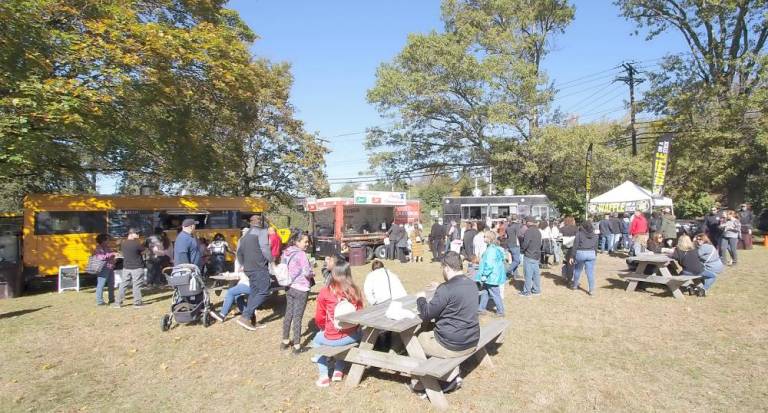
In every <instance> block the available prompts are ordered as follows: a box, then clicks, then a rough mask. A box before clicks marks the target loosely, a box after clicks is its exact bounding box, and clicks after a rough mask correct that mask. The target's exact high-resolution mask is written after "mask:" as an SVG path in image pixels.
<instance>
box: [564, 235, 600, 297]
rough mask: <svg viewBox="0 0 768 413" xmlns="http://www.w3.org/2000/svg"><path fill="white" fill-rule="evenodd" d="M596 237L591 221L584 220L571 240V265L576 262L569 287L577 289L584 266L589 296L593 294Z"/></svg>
mask: <svg viewBox="0 0 768 413" xmlns="http://www.w3.org/2000/svg"><path fill="white" fill-rule="evenodd" d="M596 251H597V237H596V236H595V231H594V228H593V227H592V222H590V221H584V222H582V223H581V227H580V228H579V231H578V232H577V233H576V238H575V239H574V241H573V248H572V249H571V254H572V255H571V258H570V261H571V265H573V264H574V262H575V264H576V268H575V270H574V273H573V283H572V284H571V289H572V290H574V291H576V290H578V289H579V279H580V278H581V270H582V269H583V268H586V271H587V282H588V285H589V290H587V293H588V294H589V295H590V296H594V295H595V262H596V260H597V252H596Z"/></svg>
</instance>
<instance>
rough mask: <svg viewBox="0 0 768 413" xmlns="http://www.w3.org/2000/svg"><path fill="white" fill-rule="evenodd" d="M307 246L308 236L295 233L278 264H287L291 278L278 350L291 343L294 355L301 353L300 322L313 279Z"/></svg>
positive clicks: (286, 295)
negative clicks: (281, 337) (281, 339)
mask: <svg viewBox="0 0 768 413" xmlns="http://www.w3.org/2000/svg"><path fill="white" fill-rule="evenodd" d="M308 246H309V235H308V234H307V233H305V232H302V231H296V232H294V233H293V234H291V238H290V239H289V240H288V248H286V249H285V252H283V256H282V258H281V259H280V262H283V263H286V264H287V266H288V274H289V275H290V277H291V284H290V285H289V286H288V289H287V290H286V292H285V297H286V306H285V316H284V317H283V341H282V342H281V343H280V349H281V350H287V349H288V348H289V347H290V346H291V343H293V350H292V352H293V354H294V355H297V354H299V353H301V325H302V324H301V320H302V318H303V317H304V310H305V309H306V308H307V298H308V297H309V290H310V289H311V288H312V280H313V279H314V274H313V273H312V266H311V265H310V264H309V258H308V257H307V253H306V251H307V247H308ZM291 325H293V342H291V340H290V333H291Z"/></svg>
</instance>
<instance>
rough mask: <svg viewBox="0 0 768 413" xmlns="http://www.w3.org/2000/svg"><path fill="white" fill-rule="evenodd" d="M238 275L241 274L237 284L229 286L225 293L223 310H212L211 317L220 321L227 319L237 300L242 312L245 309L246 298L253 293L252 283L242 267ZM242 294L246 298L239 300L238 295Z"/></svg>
mask: <svg viewBox="0 0 768 413" xmlns="http://www.w3.org/2000/svg"><path fill="white" fill-rule="evenodd" d="M238 275H239V276H240V279H239V280H238V281H237V284H235V285H234V286H232V287H229V288H227V293H226V294H225V295H224V303H223V304H222V305H221V310H219V311H218V312H217V311H216V310H211V312H210V315H211V317H213V318H215V319H216V320H218V321H220V322H223V321H224V320H226V319H227V315H229V310H230V309H231V308H232V304H234V303H235V301H237V308H238V309H239V310H240V313H242V312H243V310H244V309H245V304H246V299H245V298H246V297H247V296H248V294H250V293H251V283H250V281H249V280H248V276H247V275H245V272H243V271H242V268H241V271H240V272H238ZM240 296H242V297H243V298H244V299H241V300H238V297H240Z"/></svg>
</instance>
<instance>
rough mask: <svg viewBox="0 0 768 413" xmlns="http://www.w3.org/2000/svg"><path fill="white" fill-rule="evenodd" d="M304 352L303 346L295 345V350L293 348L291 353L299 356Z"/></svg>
mask: <svg viewBox="0 0 768 413" xmlns="http://www.w3.org/2000/svg"><path fill="white" fill-rule="evenodd" d="M303 352H304V350H302V349H301V346H293V350H291V354H293V355H294V356H298V355H299V354H301V353H303Z"/></svg>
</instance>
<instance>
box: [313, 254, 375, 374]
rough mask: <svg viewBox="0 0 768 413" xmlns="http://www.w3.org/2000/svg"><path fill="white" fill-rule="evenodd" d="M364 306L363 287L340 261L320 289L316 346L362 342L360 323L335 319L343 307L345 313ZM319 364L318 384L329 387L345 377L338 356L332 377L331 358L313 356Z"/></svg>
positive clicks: (314, 341) (335, 345)
mask: <svg viewBox="0 0 768 413" xmlns="http://www.w3.org/2000/svg"><path fill="white" fill-rule="evenodd" d="M361 308H363V295H362V293H361V292H360V288H358V287H357V285H355V283H354V281H353V280H352V270H351V269H350V266H349V264H348V263H347V262H337V263H336V265H335V266H334V267H333V271H331V279H330V281H329V283H328V285H327V286H325V287H323V288H321V289H320V292H319V293H318V295H317V308H316V310H315V324H317V327H318V328H319V329H320V331H319V332H318V333H317V334H316V335H315V338H314V339H313V340H312V345H313V347H320V346H331V347H339V346H346V345H349V344H353V343H355V342H358V341H360V331H359V330H358V328H357V326H346V325H344V324H343V323H340V322H338V320H336V319H335V316H336V311H337V310H341V309H344V310H345V312H347V311H349V310H352V311H355V310H359V309H361ZM312 360H313V361H314V362H315V363H317V369H318V371H319V372H320V377H319V378H318V379H317V381H316V382H315V385H317V386H318V387H328V386H329V385H330V383H331V381H342V380H343V379H344V368H345V367H346V364H345V363H344V361H343V360H339V359H336V361H335V364H334V371H333V374H332V377H331V378H330V379H329V378H328V373H329V370H330V369H329V358H328V357H326V356H319V355H318V356H315V357H313V359H312Z"/></svg>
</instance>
